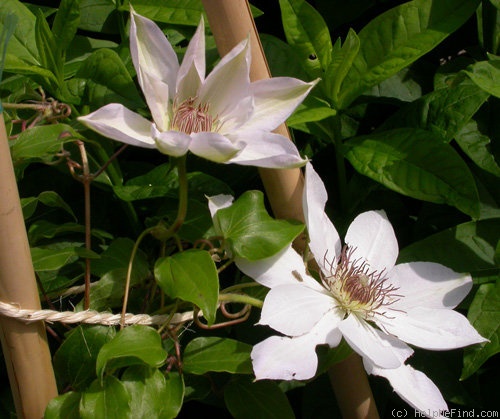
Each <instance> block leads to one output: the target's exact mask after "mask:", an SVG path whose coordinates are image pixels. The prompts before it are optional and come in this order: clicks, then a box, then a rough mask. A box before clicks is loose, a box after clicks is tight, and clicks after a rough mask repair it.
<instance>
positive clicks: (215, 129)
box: [79, 10, 316, 168]
mask: <svg viewBox="0 0 500 419" xmlns="http://www.w3.org/2000/svg"><path fill="white" fill-rule="evenodd" d="M130 52H131V56H132V61H133V64H134V67H135V69H136V72H137V78H138V82H139V85H140V86H141V89H142V91H143V93H144V96H145V98H146V102H147V104H148V107H149V109H150V111H151V115H152V119H153V120H152V121H150V120H148V119H146V118H144V117H143V116H141V115H139V114H137V113H135V112H133V111H131V110H129V109H127V108H126V107H124V106H123V105H121V104H117V103H111V104H108V105H106V106H103V107H102V108H100V109H98V110H96V111H95V112H93V113H91V114H89V115H86V116H83V117H80V118H79V121H80V122H82V123H83V124H85V125H86V126H87V127H89V128H90V129H92V130H95V131H97V132H98V133H100V134H102V135H103V136H105V137H109V138H112V139H114V140H117V141H121V142H123V143H126V144H130V145H134V146H139V147H144V148H156V149H158V150H159V151H160V152H162V153H164V154H167V155H170V156H174V157H180V156H183V155H184V154H186V153H187V152H188V151H191V152H192V153H193V154H196V155H197V156H200V157H203V158H206V159H208V160H212V161H215V162H219V163H237V164H241V165H252V166H259V167H269V168H285V167H298V166H301V165H303V164H305V162H306V160H304V159H302V158H301V156H300V155H299V152H298V150H297V148H296V147H295V145H294V144H293V143H292V142H291V141H290V140H289V139H288V138H286V137H284V136H282V135H279V134H275V133H272V132H271V131H272V130H274V129H276V128H277V127H278V126H279V125H280V124H281V123H283V122H284V121H285V120H286V119H287V118H288V117H289V116H290V115H291V113H292V112H293V111H294V110H295V108H296V107H297V106H298V105H299V104H300V103H301V102H302V100H303V99H304V98H305V97H306V95H307V94H308V93H309V91H310V90H311V89H312V87H313V86H314V85H315V84H316V82H310V83H305V82H303V81H301V80H298V79H294V78H290V77H277V78H271V79H267V80H259V81H256V82H253V83H251V82H250V77H249V71H250V46H249V40H244V41H242V42H241V43H239V44H238V45H237V46H235V47H234V48H233V50H232V51H230V52H229V53H228V54H227V55H226V56H224V57H223V58H222V59H221V61H220V62H219V63H218V64H217V65H216V66H215V68H214V69H213V71H212V72H211V73H210V74H209V75H208V76H207V77H206V78H205V31H204V23H203V19H202V20H201V21H200V24H199V26H198V29H197V30H196V33H195V35H194V36H193V38H192V39H191V42H190V43H189V46H188V47H187V50H186V53H185V56H184V59H183V61H182V64H180V65H179V62H178V59H177V55H176V53H175V51H174V49H173V48H172V46H171V45H170V43H169V42H168V40H167V38H166V37H165V35H164V34H163V32H162V31H161V29H160V28H159V27H158V26H157V25H156V24H155V23H154V22H153V21H151V20H149V19H147V18H145V17H143V16H140V15H138V14H136V13H135V12H134V11H133V10H132V11H131V22H130Z"/></svg>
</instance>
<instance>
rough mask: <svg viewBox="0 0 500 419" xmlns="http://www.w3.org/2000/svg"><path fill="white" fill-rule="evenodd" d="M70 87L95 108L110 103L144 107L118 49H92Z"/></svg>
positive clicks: (134, 107) (132, 107)
mask: <svg viewBox="0 0 500 419" xmlns="http://www.w3.org/2000/svg"><path fill="white" fill-rule="evenodd" d="M68 88H69V89H70V90H71V91H72V93H73V94H77V95H79V96H83V97H84V101H85V103H88V104H89V105H90V106H91V109H92V110H94V109H97V108H99V107H101V106H104V105H107V104H108V103H111V102H116V103H121V104H123V105H125V106H127V107H130V108H131V109H136V108H138V107H143V106H144V102H143V100H142V99H141V96H140V95H139V93H138V91H137V89H136V87H135V84H134V82H133V80H132V77H131V76H130V73H129V72H128V70H127V68H126V67H125V64H123V61H122V60H121V59H120V56H119V55H118V54H117V53H116V52H115V51H113V50H111V49H108V48H101V49H98V50H97V51H95V52H93V53H92V54H91V55H90V56H89V57H88V58H87V59H86V60H85V61H84V63H83V64H82V66H81V67H80V68H79V70H78V72H77V73H76V77H75V79H73V80H72V83H71V84H69V85H68Z"/></svg>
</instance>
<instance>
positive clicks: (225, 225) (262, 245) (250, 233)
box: [214, 191, 304, 260]
mask: <svg viewBox="0 0 500 419" xmlns="http://www.w3.org/2000/svg"><path fill="white" fill-rule="evenodd" d="M214 224H215V225H216V226H217V228H218V230H219V234H222V236H223V237H224V239H225V240H226V241H227V242H228V245H229V247H230V249H231V251H232V252H233V254H234V256H240V257H242V258H245V259H248V260H257V259H264V258H268V257H270V256H272V255H274V254H276V253H278V252H279V251H280V250H281V249H283V248H285V247H286V246H288V245H289V244H290V243H291V242H292V241H293V240H294V239H295V237H297V236H298V235H299V234H300V233H301V232H302V230H303V228H304V226H303V225H302V224H300V223H298V222H292V221H285V220H274V219H273V218H271V217H270V216H269V214H268V213H267V211H266V208H265V205H264V195H263V193H262V192H260V191H247V192H245V193H244V194H243V195H241V196H240V197H239V198H238V199H237V200H236V201H235V202H234V204H233V205H231V206H230V207H228V208H224V209H221V210H219V211H217V213H216V214H215V217H214Z"/></svg>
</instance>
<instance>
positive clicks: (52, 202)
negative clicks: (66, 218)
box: [38, 191, 76, 221]
mask: <svg viewBox="0 0 500 419" xmlns="http://www.w3.org/2000/svg"><path fill="white" fill-rule="evenodd" d="M38 200H39V201H40V202H41V203H42V204H44V205H47V206H48V207H52V208H61V209H63V210H64V211H66V212H67V213H68V214H69V215H71V216H72V217H73V219H74V220H75V221H76V215H75V213H74V212H73V210H72V209H71V207H70V206H69V205H68V204H67V203H66V202H65V201H64V199H62V198H61V196H60V195H59V194H58V193H57V192H54V191H44V192H42V193H40V195H38Z"/></svg>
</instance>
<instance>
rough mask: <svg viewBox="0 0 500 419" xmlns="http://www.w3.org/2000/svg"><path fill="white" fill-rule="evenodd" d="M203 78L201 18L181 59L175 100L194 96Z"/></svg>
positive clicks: (203, 36) (203, 34) (203, 44)
mask: <svg viewBox="0 0 500 419" xmlns="http://www.w3.org/2000/svg"><path fill="white" fill-rule="evenodd" d="M204 79H205V24H204V22H203V18H201V19H200V23H199V25H198V28H197V29H196V32H195V34H194V36H193V37H192V38H191V41H190V42H189V45H188V47H187V49H186V53H185V54H184V58H183V59H182V64H181V66H180V68H179V73H178V77H177V88H176V92H177V100H178V101H179V102H183V101H184V100H186V99H188V98H190V97H196V96H197V92H198V88H199V87H200V86H201V84H202V82H203V80H204Z"/></svg>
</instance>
